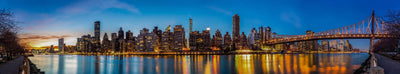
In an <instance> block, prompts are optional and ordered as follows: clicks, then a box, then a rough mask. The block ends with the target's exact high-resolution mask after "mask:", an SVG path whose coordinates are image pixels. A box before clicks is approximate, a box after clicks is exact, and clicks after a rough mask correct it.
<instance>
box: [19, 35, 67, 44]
mask: <svg viewBox="0 0 400 74" xmlns="http://www.w3.org/2000/svg"><path fill="white" fill-rule="evenodd" d="M18 37H20V38H19V39H20V43H22V44H28V45H29V46H30V47H41V46H48V45H51V44H55V43H57V39H59V38H68V37H73V36H70V35H38V34H29V33H24V34H19V36H18ZM55 40H56V41H55Z"/></svg>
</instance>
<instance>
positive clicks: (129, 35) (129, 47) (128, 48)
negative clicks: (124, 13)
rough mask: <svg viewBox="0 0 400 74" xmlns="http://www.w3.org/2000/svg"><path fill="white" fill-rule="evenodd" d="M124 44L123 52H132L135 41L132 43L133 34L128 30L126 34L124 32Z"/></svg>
mask: <svg viewBox="0 0 400 74" xmlns="http://www.w3.org/2000/svg"><path fill="white" fill-rule="evenodd" d="M125 36H126V37H125V44H124V49H125V50H124V52H132V51H134V50H135V49H134V48H135V43H136V42H135V41H134V37H133V33H132V32H131V30H128V32H126V35H125Z"/></svg>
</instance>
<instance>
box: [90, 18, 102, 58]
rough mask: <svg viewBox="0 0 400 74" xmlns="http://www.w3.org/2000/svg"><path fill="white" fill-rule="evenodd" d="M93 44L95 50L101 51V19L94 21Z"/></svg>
mask: <svg viewBox="0 0 400 74" xmlns="http://www.w3.org/2000/svg"><path fill="white" fill-rule="evenodd" d="M92 43H94V44H93V47H94V48H93V50H94V51H100V48H101V46H100V21H96V22H94V40H93V41H92Z"/></svg>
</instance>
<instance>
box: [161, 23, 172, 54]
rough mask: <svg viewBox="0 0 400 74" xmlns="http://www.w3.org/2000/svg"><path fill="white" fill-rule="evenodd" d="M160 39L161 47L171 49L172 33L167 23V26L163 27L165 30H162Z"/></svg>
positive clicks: (166, 49) (165, 49)
mask: <svg viewBox="0 0 400 74" xmlns="http://www.w3.org/2000/svg"><path fill="white" fill-rule="evenodd" d="M161 37H162V38H161V39H162V40H161V43H162V44H161V45H162V49H163V50H164V51H171V50H172V47H173V46H172V45H171V44H172V33H171V26H170V25H168V27H167V28H166V29H165V31H164V32H163V34H162V36H161Z"/></svg>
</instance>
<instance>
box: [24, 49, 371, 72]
mask: <svg viewBox="0 0 400 74" xmlns="http://www.w3.org/2000/svg"><path fill="white" fill-rule="evenodd" d="M368 56H369V54H368V53H320V54H235V55H123V56H122V55H119V56H117V55H115V56H112V55H111V56H110V55H108V56H105V55H98V56H93V55H34V57H29V59H30V60H31V61H32V62H33V63H35V64H36V66H37V67H38V68H39V69H41V70H42V71H44V72H45V73H46V74H165V73H166V74H232V73H235V74H268V73H273V74H277V73H278V74H282V73H284V74H293V73H294V74H298V73H301V74H310V73H312V74H345V73H353V72H354V71H355V70H356V69H358V68H359V67H360V65H361V63H363V62H364V61H365V60H366V59H367V58H368Z"/></svg>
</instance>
